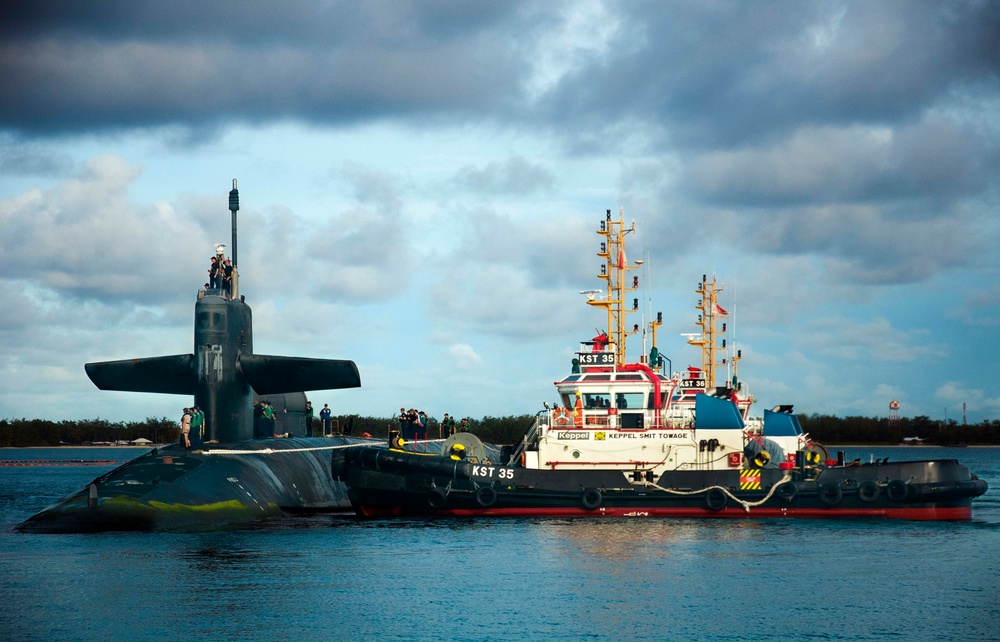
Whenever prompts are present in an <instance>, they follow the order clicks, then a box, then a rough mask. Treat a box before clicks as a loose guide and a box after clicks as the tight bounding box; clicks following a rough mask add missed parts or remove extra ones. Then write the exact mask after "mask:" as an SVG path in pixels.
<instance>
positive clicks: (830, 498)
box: [819, 483, 844, 506]
mask: <svg viewBox="0 0 1000 642" xmlns="http://www.w3.org/2000/svg"><path fill="white" fill-rule="evenodd" d="M843 498H844V491H842V490H840V486H838V485H837V484H832V483H831V484H823V485H822V486H820V487H819V501H821V502H823V503H824V504H826V505H827V506H836V505H837V504H839V503H840V500H841V499H843Z"/></svg>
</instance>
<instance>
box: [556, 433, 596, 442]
mask: <svg viewBox="0 0 1000 642" xmlns="http://www.w3.org/2000/svg"><path fill="white" fill-rule="evenodd" d="M556 439H569V440H572V439H590V434H589V433H586V432H558V433H556Z"/></svg>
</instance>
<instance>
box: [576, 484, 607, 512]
mask: <svg viewBox="0 0 1000 642" xmlns="http://www.w3.org/2000/svg"><path fill="white" fill-rule="evenodd" d="M603 501H604V495H602V494H601V491H599V490H597V489H596V488H588V489H587V490H585V491H583V495H581V496H580V502H581V503H582V504H583V507H584V508H586V509H587V510H594V509H595V508H597V507H598V506H600V505H601V502H603Z"/></svg>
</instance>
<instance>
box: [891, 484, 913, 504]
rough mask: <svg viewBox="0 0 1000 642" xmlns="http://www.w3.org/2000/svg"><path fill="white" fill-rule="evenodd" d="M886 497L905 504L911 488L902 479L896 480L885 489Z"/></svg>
mask: <svg viewBox="0 0 1000 642" xmlns="http://www.w3.org/2000/svg"><path fill="white" fill-rule="evenodd" d="M885 494H886V496H887V497H888V498H889V499H891V500H892V501H894V502H905V501H906V497H907V495H909V494H910V487H909V486H908V485H907V484H906V482H904V481H903V480H902V479H894V480H892V481H891V482H889V483H888V484H886V487H885Z"/></svg>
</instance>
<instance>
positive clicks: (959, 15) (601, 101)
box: [547, 2, 1000, 147]
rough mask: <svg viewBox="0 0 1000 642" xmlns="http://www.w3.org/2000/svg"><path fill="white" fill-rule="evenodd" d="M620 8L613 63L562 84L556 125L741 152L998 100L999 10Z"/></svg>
mask: <svg viewBox="0 0 1000 642" xmlns="http://www.w3.org/2000/svg"><path fill="white" fill-rule="evenodd" d="M616 7H617V9H618V10H619V11H621V13H622V14H623V15H622V17H621V23H622V26H621V28H620V29H619V30H618V32H617V34H616V37H615V40H613V41H612V42H611V43H609V46H608V55H607V57H606V59H603V60H601V61H599V62H597V63H595V64H593V65H590V66H587V67H584V68H580V69H578V70H576V71H575V72H574V73H573V74H571V75H568V76H567V77H566V78H564V79H563V81H562V83H561V84H560V86H559V87H557V88H556V89H555V90H553V92H552V95H551V96H550V97H549V98H548V99H547V105H548V106H549V109H550V112H551V114H553V117H556V116H558V117H559V118H561V119H563V120H564V121H566V122H570V123H574V124H576V125H578V126H579V125H580V124H581V123H586V125H587V128H589V129H591V130H593V129H605V128H608V127H614V126H615V125H616V124H617V123H620V122H622V121H626V122H627V121H636V122H640V123H649V124H653V125H658V127H659V131H660V137H659V138H658V139H657V138H653V139H651V143H653V144H656V143H660V144H663V143H666V142H668V141H669V142H670V143H671V144H674V145H677V144H680V145H685V146H695V147H698V146H713V147H733V146H742V145H745V144H748V143H750V142H754V141H758V142H759V141H766V140H769V139H773V138H780V137H784V136H786V135H787V134H788V133H789V132H791V131H794V130H795V129H797V128H798V127H801V126H804V125H813V126H815V125H838V126H843V125H850V124H855V123H859V122H868V123H885V122H888V121H895V120H901V119H914V118H917V117H919V115H920V114H921V113H922V112H923V111H924V110H926V109H928V108H930V107H932V106H934V105H936V104H938V103H939V102H940V101H942V100H945V99H947V98H949V96H950V95H951V94H952V93H953V92H957V91H965V92H969V93H972V94H976V93H979V92H983V91H986V92H991V94H992V95H994V96H995V94H996V90H997V82H998V75H997V73H998V70H1000V45H998V44H997V43H998V42H1000V5H998V4H997V3H987V2H966V3H946V4H942V3H937V2H878V3H865V2H814V3H803V2H771V3H755V2H744V3H651V4H650V3H621V4H619V5H616ZM581 129H582V128H581Z"/></svg>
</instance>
